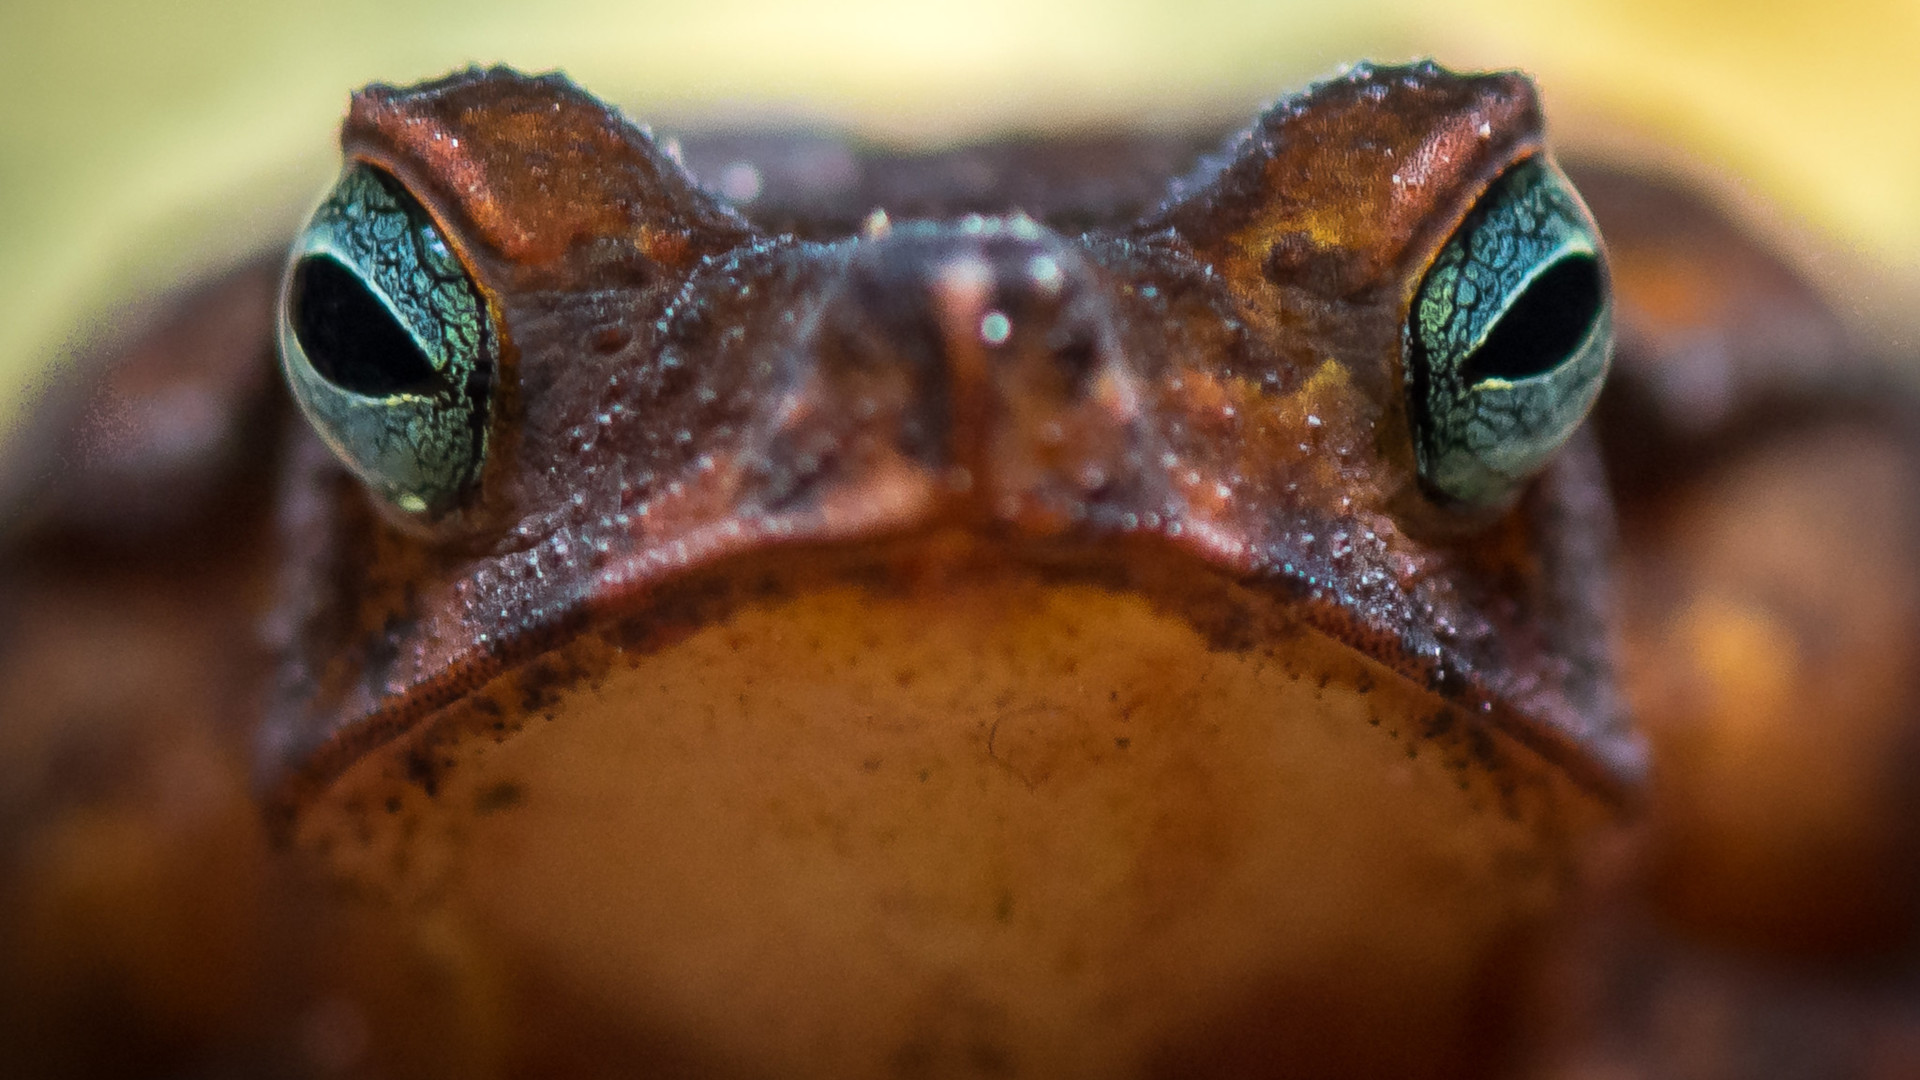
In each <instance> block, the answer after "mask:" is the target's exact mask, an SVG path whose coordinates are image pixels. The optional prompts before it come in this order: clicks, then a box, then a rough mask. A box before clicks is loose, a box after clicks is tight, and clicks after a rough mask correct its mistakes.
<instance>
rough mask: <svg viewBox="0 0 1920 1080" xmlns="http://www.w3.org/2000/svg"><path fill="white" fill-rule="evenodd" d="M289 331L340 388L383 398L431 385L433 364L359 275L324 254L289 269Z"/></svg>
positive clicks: (312, 256)
mask: <svg viewBox="0 0 1920 1080" xmlns="http://www.w3.org/2000/svg"><path fill="white" fill-rule="evenodd" d="M291 297H292V308H293V311H292V317H293V332H294V335H295V336H297V337H298V338H299V339H300V347H301V348H302V349H304V350H306V353H307V361H308V362H309V363H311V364H312V365H313V369H314V370H315V371H318V372H319V373H320V375H321V377H322V378H324V379H326V380H327V381H328V382H330V383H333V384H334V385H335V386H338V387H340V388H341V389H343V390H350V391H352V392H354V393H356V394H364V395H366V396H367V397H385V396H386V395H388V394H396V393H401V392H403V391H407V390H415V389H419V388H422V387H424V386H428V385H431V384H432V383H434V382H435V381H436V380H435V373H434V370H433V365H432V364H431V363H430V362H429V361H428V360H427V356H426V354H425V353H423V352H421V351H420V346H419V345H418V344H416V343H415V342H414V340H413V335H412V334H409V333H408V332H407V329H406V327H404V326H401V325H400V323H399V322H398V321H397V320H395V319H394V317H393V313H392V312H390V311H388V310H387V307H386V305H384V304H382V303H381V302H380V300H379V298H377V297H375V296H374V295H373V293H372V292H371V291H369V290H368V288H367V285H366V283H365V282H363V281H361V280H360V277H359V275H357V274H355V273H354V272H353V271H351V270H349V269H347V268H346V267H345V266H342V265H341V264H340V263H339V262H338V261H337V260H335V259H333V258H331V257H329V256H326V255H309V256H307V257H306V258H304V259H301V260H300V261H299V262H298V263H297V264H295V266H294V268H293V290H292V294H291Z"/></svg>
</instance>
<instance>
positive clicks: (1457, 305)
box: [1405, 158, 1613, 509]
mask: <svg viewBox="0 0 1920 1080" xmlns="http://www.w3.org/2000/svg"><path fill="white" fill-rule="evenodd" d="M1612 352H1613V319H1612V305H1611V303H1610V302H1609V300H1608V297H1607V275H1606V269H1605V267H1604V266H1603V265H1602V262H1601V255H1600V241H1599V236H1598V234H1597V233H1596V231H1595V229H1594V225H1593V221H1592V219H1591V218H1589V217H1588V216H1587V211H1586V208H1585V207H1584V206H1582V205H1581V204H1580V200H1579V197H1578V196H1576V195H1575V194H1574V193H1573V188H1572V186H1571V185H1570V184H1568V182H1567V179H1566V177H1565V176H1563V175H1562V174H1561V172H1560V170H1559V169H1557V168H1555V167H1554V166H1553V165H1552V164H1550V163H1548V162H1546V161H1544V160H1541V159H1539V158H1534V159H1529V160H1527V161H1524V162H1522V163H1521V164H1519V165H1517V166H1515V167H1514V168H1512V169H1510V170H1508V172H1507V173H1506V174H1505V175H1503V176H1502V177H1501V178H1500V179H1499V180H1497V181H1495V182H1494V184H1493V186H1492V187H1491V188H1489V189H1488V191H1487V193H1486V195H1485V196H1483V197H1482V198H1481V200H1480V202H1479V204H1478V205H1476V206H1475V207H1474V208H1473V210H1472V212H1471V213H1469V214H1468V215H1467V218H1466V220H1465V221H1464V222H1463V223H1462V224H1461V225H1460V228H1459V230H1458V231H1456V232H1455V233H1454V234H1453V237H1452V239H1450V240H1448V241H1447V244H1446V247H1444V248H1443V249H1441V251H1440V254H1439V257H1437V258H1436V259H1435V260H1434V262H1433V266H1432V267H1431V268H1430V269H1428V271H1427V276H1426V279H1425V280H1424V281H1422V282H1421V283H1420V291H1419V292H1418V293H1417V294H1415V296H1414V300H1413V310H1412V311H1411V312H1410V313H1409V315H1408V318H1407V327H1406V364H1405V372H1406V384H1407V406H1408V413H1409V414H1410V416H1411V417H1412V420H1413V437H1414V457H1415V460H1416V461H1417V463H1418V465H1419V469H1420V479H1421V481H1422V483H1423V484H1424V485H1425V486H1426V488H1427V490H1428V492H1429V494H1432V495H1434V496H1435V497H1437V498H1439V499H1440V500H1441V501H1443V502H1450V503H1453V504H1456V505H1465V506H1467V507H1471V508H1478V509H1492V508H1498V507H1501V506H1504V505H1506V504H1508V503H1510V502H1512V501H1513V499H1514V498H1515V497H1516V496H1517V495H1518V494H1519V492H1520V489H1521V487H1522V486H1523V485H1524V484H1525V483H1526V480H1527V478H1528V477H1530V476H1532V475H1533V474H1534V473H1535V472H1537V471H1539V469H1540V468H1541V467H1542V466H1543V465H1545V464H1546V462H1547V460H1548V459H1549V458H1550V457H1552V456H1553V452H1554V451H1555V450H1557V449H1558V448H1559V447H1560V444H1561V443H1563V442H1565V441H1566V440H1567V437H1568V436H1569V435H1571V434H1572V433H1573V429H1574V428H1575V427H1577V426H1578V425H1579V423H1580V420H1581V418H1582V417H1583V416H1585V415H1586V413H1587V408H1588V406H1590V405H1592V404H1593V399H1594V397H1595V396H1596V395H1597V394H1599V392H1600V384H1601V381H1602V380H1603V379H1604V378H1605V377H1606V373H1607V361H1608V358H1609V357H1610V356H1611V354H1612Z"/></svg>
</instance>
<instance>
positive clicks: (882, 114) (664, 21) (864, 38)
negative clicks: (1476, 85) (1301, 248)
mask: <svg viewBox="0 0 1920 1080" xmlns="http://www.w3.org/2000/svg"><path fill="white" fill-rule="evenodd" d="M1428 55H1430V56H1434V57H1436V58H1438V59H1440V60H1441V61H1443V62H1445V63H1447V64H1450V65H1453V66H1459V67H1522V68H1525V69H1527V70H1529V71H1531V72H1533V73H1534V74H1535V75H1536V77H1538V78H1539V80H1540V81H1541V84H1542V86H1543V88H1544V91H1545V93H1546V96H1547V102H1548V107H1549V115H1550V117H1551V118H1552V122H1553V124H1554V134H1555V137H1556V138H1557V139H1559V140H1560V141H1561V142H1562V143H1563V144H1567V145H1571V146H1574V147H1586V148H1599V149H1605V150H1609V151H1617V152H1622V153H1631V154H1634V155H1636V156H1638V157H1639V158H1640V159H1641V160H1643V161H1645V162H1646V163H1647V166H1648V167H1649V168H1662V169H1679V170H1681V171H1684V172H1687V173H1690V174H1692V175H1694V176H1696V177H1698V178H1700V179H1701V180H1702V182H1704V183H1706V184H1708V185H1709V186H1710V187H1711V188H1712V189H1713V190H1715V191H1716V192H1717V193H1719V194H1720V195H1721V196H1722V197H1723V198H1724V199H1725V200H1726V201H1727V202H1728V205H1729V206H1730V208H1731V209H1732V210H1733V211H1734V212H1735V213H1736V214H1738V215H1740V216H1742V217H1743V218H1745V219H1747V220H1748V221H1749V223H1750V224H1751V225H1752V226H1753V227H1755V228H1758V229H1760V230H1762V231H1764V232H1767V233H1769V234H1770V235H1772V236H1774V237H1775V238H1776V239H1778V240H1779V241H1780V242H1781V243H1782V244H1783V245H1786V246H1787V247H1788V248H1790V249H1791V250H1792V251H1794V252H1795V255H1796V258H1798V259H1799V260H1800V261H1801V263H1802V265H1804V266H1805V267H1807V268H1808V270H1809V272H1810V273H1811V274H1812V275H1813V276H1814V277H1815V278H1816V280H1818V281H1819V283H1820V284H1821V285H1822V286H1823V287H1824V288H1825V289H1827V291H1828V292H1829V294H1830V295H1833V296H1834V297H1835V298H1836V300H1837V301H1838V302H1839V304H1840V306H1841V307H1842V308H1843V310H1846V311H1848V312H1850V313H1851V314H1852V315H1853V317H1854V318H1855V319H1856V321H1857V322H1858V323H1859V324H1860V325H1861V326H1862V327H1863V328H1864V331H1865V332H1866V333H1867V335H1868V337H1869V340H1871V341H1873V342H1875V343H1876V345H1877V346H1879V347H1882V348H1887V349H1889V350H1890V351H1894V352H1900V353H1904V354H1907V355H1914V354H1920V337H1917V336H1916V334H1915V331H1914V327H1915V324H1916V323H1920V313H1916V308H1920V303H1916V298H1920V62H1917V61H1916V60H1915V58H1916V57H1920V0H1845V2H1836V3H1822V4H1812V3H1789V2H1780V0H1745V2H1718V0H1715V2H1707V3H1698V4H1692V5H1688V4H1685V3H1675V2H1674V0H1615V2H1601V0H1574V2H1556V3H1552V4H1546V3H1539V2H1537V0H1467V2H1463V3H1457V4H1451V5H1441V4H1434V3H1421V2H1417V0H1357V2H1355V0H1346V2H1338V0H1325V2H1321V3H1302V2H1293V0H1289V2H1285V3H1246V2H1223V0H1185V2H1182V3H1176V4H1149V3H1139V2H1122V3H1112V4H1095V3H1089V2H1085V0H1054V2H1039V0H968V2H964V3H958V4H940V5H923V6H908V5H905V4H897V3H883V2H878V0H829V2H823V3H813V4H794V3H772V2H750V0H702V2H700V3H697V4H666V3H657V2H626V3H620V2H614V0H558V2H550V3H543V4H539V5H531V4H512V3H504V2H497V0H458V2H452V0H422V2H415V3H396V2H392V0H348V2H342V3H307V4H279V3H259V2H234V0H182V2H176V3H153V2H151V0H79V2H74V3H69V4H64V5H56V4H26V3H21V2H19V0H9V2H8V3H7V4H6V6H5V8H4V10H0V387H7V388H10V389H9V390H7V391H0V431H4V430H5V429H6V428H7V427H8V426H9V425H10V424H11V423H12V422H14V421H15V420H17V419H18V417H19V415H20V409H21V406H22V403H23V402H26V401H29V400H31V393H32V387H33V386H35V385H37V384H38V383H40V382H41V381H42V379H43V378H44V376H45V375H46V373H47V372H49V371H50V370H53V369H54V367H55V366H56V365H57V364H58V362H59V361H60V358H61V357H62V356H63V355H64V354H65V352H66V351H67V350H68V349H70V348H71V347H72V346H73V345H74V344H75V343H77V342H79V341H83V340H84V339H85V338H86V336H87V335H88V334H91V333H96V332H99V331H100V330H101V329H102V328H105V327H109V326H110V325H111V320H112V318H113V315H114V313H115V312H117V311H120V310H123V309H124V307H125V305H127V304H128V303H131V302H136V301H137V300H138V299H139V298H140V297H143V296H152V295H153V294H154V293H155V292H156V291H157V290H159V289H161V288H163V287H164V285H165V284H166V283H168V282H169V281H173V280H177V279H179V278H180V277H181V276H183V275H188V274H191V273H193V272H195V271H196V270H200V269H204V268H205V267H207V266H209V265H211V264H218V263H220V262H222V261H225V260H229V259H232V258H235V257H237V256H238V255H241V254H244V253H247V252H250V251H253V250H256V249H258V248H259V247H260V246H261V245H263V244H267V243H270V242H272V238H273V237H275V236H278V235H284V234H287V233H288V232H290V231H291V229H292V228H293V227H294V225H295V223H296V222H297V219H298V218H299V216H300V215H301V213H302V212H303V211H304V209H305V208H306V206H307V204H308V202H309V200H311V199H312V198H313V197H314V196H315V193H316V192H317V191H318V190H319V189H320V187H321V186H322V185H323V184H324V183H325V182H326V179H327V177H328V176H329V174H330V173H331V171H332V168H333V160H332V152H333V141H332V140H333V127H334V124H335V122H336V121H337V118H338V116H339V114H340V112H341V110H342V108H343V106H344V103H345V96H346V92H347V91H348V90H349V89H350V88H352V87H355V86H358V85H360V84H362V83H364V82H367V81H370V80H375V79H379V80H385V81H398V82H405V81H411V80H414V79H418V78H422V77H426V76H430V75H436V74H439V73H441V72H444V71H446V70H447V69H449V68H453V67H459V66H464V65H466V64H468V63H470V62H475V61H479V62H494V61H504V62H508V63H511V64H513V65H515V66H518V67H522V68H529V69H544V68H554V67H558V68H562V69H564V70H566V71H567V72H569V73H570V74H571V75H573V76H574V77H575V78H576V79H577V80H579V81H580V82H582V83H583V84H584V85H585V86H587V87H588V88H589V89H591V90H593V91H594V92H596V93H598V94H599V95H601V96H602V97H606V98H609V99H612V100H615V101H618V102H620V103H622V104H623V105H625V106H626V107H627V108H628V110H629V111H630V112H632V113H634V114H635V115H638V116H643V117H647V118H651V119H660V120H666V121H669V122H683V123H684V122H687V121H689V120H693V121H698V120H701V119H703V118H705V119H707V120H716V119H717V120H720V121H723V122H724V121H729V120H730V121H732V122H734V123H739V122H742V121H743V120H752V119H755V118H758V119H760V120H762V121H764V120H766V119H768V118H796V117H797V118H802V119H807V120H811V121H812V122H814V123H816V124H820V123H824V124H829V125H834V126H844V127H852V128H855V129H858V130H860V131H863V132H865V133H867V134H870V135H877V136H881V137H887V138H894V139H901V140H911V141H920V142H927V141H932V142H938V141H943V140H951V139H954V138H959V137H963V136H965V135H967V134H969V133H974V132H980V131H985V130H994V129H1004V128H1009V127H1021V128H1038V129H1048V128H1058V127H1084V126H1088V125H1116V124H1125V123H1146V124H1155V125H1170V124H1177V123H1179V122H1181V121H1182V120H1183V119H1191V118H1193V117H1195V116H1205V117H1208V118H1213V119H1218V118H1222V117H1234V118H1248V117H1250V116H1251V115H1252V110H1253V108H1254V107H1255V106H1256V105H1257V104H1259V103H1260V102H1262V101H1264V100H1267V99H1269V98H1271V97H1273V96H1274V95H1276V94H1278V93H1280V92H1282V91H1285V90H1287V89H1289V88H1292V87H1295V86H1297V85H1299V84H1301V83H1302V82H1305V81H1307V80H1309V79H1311V78H1313V77H1315V76H1318V75H1322V74H1326V73H1328V72H1330V71H1331V70H1332V69H1333V67H1334V66H1335V65H1336V64H1337V63H1338V62H1340V61H1342V60H1351V59H1358V58H1363V57H1364V58H1374V59H1382V60H1396V59H1405V58H1408V57H1413V56H1428Z"/></svg>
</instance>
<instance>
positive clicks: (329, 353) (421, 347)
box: [279, 164, 499, 521]
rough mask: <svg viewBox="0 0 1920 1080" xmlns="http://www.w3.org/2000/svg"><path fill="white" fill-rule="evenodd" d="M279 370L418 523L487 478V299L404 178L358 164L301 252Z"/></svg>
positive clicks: (491, 360)
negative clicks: (484, 470) (483, 469)
mask: <svg viewBox="0 0 1920 1080" xmlns="http://www.w3.org/2000/svg"><path fill="white" fill-rule="evenodd" d="M279 338H280V360H281V366H282V367H283V368H284V369H285V371H286V374H287V381H288V383H289V385H291V387H292V389H293V396H294V398H295V399H296V400H298V401H299V403H300V409H301V411H302V412H304V413H305V414H306V416H307V420H308V422H309V423H311V424H312V425H313V427H314V430H315V431H317V432H318V433H319V434H320V437H321V438H322V439H323V440H325V441H326V443H327V445H328V446H329V447H330V448H332V450H333V452H334V453H335V454H336V455H338V456H339V458H340V460H341V461H342V462H344V463H345V464H346V466H347V468H348V469H350V470H352V472H353V473H354V475H355V476H358V477H359V478H360V479H361V481H362V482H364V483H365V484H366V485H367V486H368V487H370V488H372V489H373V490H374V491H375V492H376V493H378V494H379V495H380V497H381V498H383V499H385V500H386V501H387V502H388V503H389V504H391V505H392V506H394V507H396V508H398V509H399V510H401V511H403V512H405V513H406V514H407V515H409V516H411V517H417V518H422V519H425V520H429V521H431V520H433V519H437V518H439V517H441V516H443V515H445V514H446V513H447V512H448V511H449V510H451V509H453V508H454V507H455V506H456V505H457V504H458V503H459V502H460V500H461V498H462V497H463V496H464V495H465V494H466V493H467V492H468V491H469V490H470V489H471V488H472V486H473V485H474V483H475V481H476V480H477V479H478V478H479V475H480V468H481V465H482V464H483V463H484V462H485V460H486V451H487V431H488V426H489V408H490V405H489V403H490V400H491V397H492V388H493V380H494V375H495V370H496V366H497V363H498V360H499V343H498V337H497V335H496V333H495V331H494V328H493V325H492V322H491V321H490V319H489V317H488V314H487V307H486V302H485V301H484V300H483V299H482V298H481V296H480V292H479V290H478V289H477V288H475V286H474V284H473V280H472V279H471V278H470V277H468V275H467V272H466V269H465V268H464V267H462V266H461V264H460V260H459V259H458V258H457V257H456V256H455V255H454V253H453V251H452V250H451V249H450V248H449V247H448V246H447V242H446V239H445V238H444V237H442V236H441V235H440V230H439V229H438V227H436V226H435V225H434V223H433V219H432V218H430V217H429V216H428V215H427V212H426V211H425V210H424V209H422V208H421V206H420V204H419V203H418V202H417V201H415V200H414V198H413V197H412V196H411V195H409V194H407V192H406V190H405V189H404V188H402V187H401V186H400V184H399V182H398V181H396V180H394V179H393V178H392V177H391V176H388V175H387V174H386V173H384V172H381V171H379V170H378V169H374V168H372V167H370V166H366V165H359V164H355V165H349V166H348V167H347V169H346V171H345V172H343V173H342V174H341V176H340V180H339V182H338V183H337V184H335V185H334V188H333V191H332V192H331V193H330V194H329V195H328V196H327V199H326V201H325V202H323V203H321V205H320V208H319V209H318V210H316V211H314V214H313V219H312V220H311V221H309V222H308V223H307V227H306V229H305V231H303V232H302V233H301V234H300V238H299V240H298V241H296V242H295V244H294V249H293V261H292V265H291V266H290V267H289V268H288V270H287V279H286V282H285V285H284V287H283V288H282V291H281V303H280V330H279Z"/></svg>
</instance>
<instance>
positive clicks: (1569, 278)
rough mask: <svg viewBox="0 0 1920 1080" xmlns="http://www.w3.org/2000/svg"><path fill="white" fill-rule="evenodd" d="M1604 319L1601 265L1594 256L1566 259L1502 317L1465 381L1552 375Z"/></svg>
mask: <svg viewBox="0 0 1920 1080" xmlns="http://www.w3.org/2000/svg"><path fill="white" fill-rule="evenodd" d="M1599 313H1600V263H1599V261H1598V260H1597V259H1595V258H1594V257H1593V256H1591V255H1571V256H1568V257H1566V258H1563V259H1561V260H1560V261H1558V262H1556V263H1554V264H1553V265H1552V266H1550V267H1548V268H1547V269H1546V270H1545V271H1544V272H1542V273H1541V274H1540V275H1539V276H1538V277H1535V278H1534V279H1533V281H1531V282H1529V283H1528V285H1527V287H1526V289H1524V290H1523V291H1522V292H1521V293H1520V295H1519V296H1518V297H1516V298H1515V299H1514V301H1513V303H1512V304H1509V305H1508V306H1507V309H1506V310H1505V311H1503V312H1501V313H1500V318H1499V320H1498V321H1497V322H1495V323H1494V326H1493V330H1492V332H1490V333H1489V334H1487V337H1486V340H1484V341H1482V342H1481V343H1480V347H1479V348H1477V349H1475V350H1474V351H1473V352H1472V353H1471V354H1470V355H1468V357H1467V358H1466V361H1465V362H1464V363H1462V364H1461V365H1460V376H1461V378H1462V379H1463V380H1464V381H1465V382H1466V383H1467V384H1468V385H1469V386H1471V385H1473V384H1475V383H1479V382H1481V381H1483V380H1486V379H1508V380H1513V379H1524V378H1527V377H1528V376H1530V375H1540V374H1543V373H1545V372H1548V371H1551V370H1553V369H1554V368H1556V367H1558V366H1559V365H1560V364H1561V363H1562V362H1564V361H1565V360H1566V359H1567V358H1568V357H1570V356H1572V355H1573V351H1574V350H1575V349H1577V348H1579V347H1580V343H1581V342H1583V341H1585V340H1586V338H1587V332H1588V331H1589V330H1590V329H1592V327H1593V320H1594V318H1595V317H1596V316H1597V315H1599Z"/></svg>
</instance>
